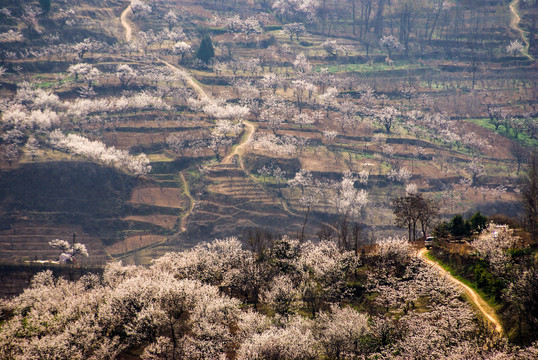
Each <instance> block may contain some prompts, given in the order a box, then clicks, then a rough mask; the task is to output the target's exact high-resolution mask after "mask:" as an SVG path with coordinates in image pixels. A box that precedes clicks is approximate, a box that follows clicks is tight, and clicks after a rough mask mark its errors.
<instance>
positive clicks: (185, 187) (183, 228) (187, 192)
mask: <svg viewBox="0 0 538 360" xmlns="http://www.w3.org/2000/svg"><path fill="white" fill-rule="evenodd" d="M179 176H180V177H181V181H182V182H183V191H184V193H185V195H187V197H188V198H189V201H190V203H191V205H190V206H189V210H188V211H187V212H186V213H185V214H184V215H183V217H182V218H181V232H185V231H187V225H186V222H187V217H188V216H189V215H190V214H191V213H192V210H193V209H194V205H195V204H196V201H195V200H194V198H193V197H192V195H191V191H190V189H189V183H188V182H187V180H185V176H184V175H183V173H182V172H179Z"/></svg>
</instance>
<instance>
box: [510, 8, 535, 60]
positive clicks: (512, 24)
mask: <svg viewBox="0 0 538 360" xmlns="http://www.w3.org/2000/svg"><path fill="white" fill-rule="evenodd" d="M518 6H519V0H513V1H512V2H511V3H510V5H509V7H510V12H511V13H512V19H511V20H510V27H511V28H512V29H514V30H515V31H517V32H518V33H519V34H520V36H521V39H523V43H525V48H524V50H523V54H524V55H525V56H526V57H528V58H529V59H531V60H534V58H533V57H532V55H531V54H529V52H528V49H529V41H528V40H527V38H526V36H525V31H524V30H523V29H522V28H521V27H520V26H519V22H520V21H521V17H520V16H519V14H518V12H517V8H518Z"/></svg>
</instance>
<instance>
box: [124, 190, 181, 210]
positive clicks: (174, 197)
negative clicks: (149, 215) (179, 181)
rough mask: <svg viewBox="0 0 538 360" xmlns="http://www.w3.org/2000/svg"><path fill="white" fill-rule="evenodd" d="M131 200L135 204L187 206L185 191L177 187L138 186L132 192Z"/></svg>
mask: <svg viewBox="0 0 538 360" xmlns="http://www.w3.org/2000/svg"><path fill="white" fill-rule="evenodd" d="M130 201H131V202H132V203H135V204H147V205H153V206H164V207H173V208H178V209H180V208H183V207H185V206H186V204H185V202H184V200H183V192H182V190H181V189H177V188H164V187H146V188H137V189H135V190H134V191H133V193H132V194H131V200H130Z"/></svg>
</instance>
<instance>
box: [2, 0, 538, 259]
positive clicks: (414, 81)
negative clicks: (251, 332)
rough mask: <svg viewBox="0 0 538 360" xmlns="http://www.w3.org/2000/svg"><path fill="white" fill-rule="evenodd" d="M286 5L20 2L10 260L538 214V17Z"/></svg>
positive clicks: (8, 15) (6, 61)
mask: <svg viewBox="0 0 538 360" xmlns="http://www.w3.org/2000/svg"><path fill="white" fill-rule="evenodd" d="M284 3H285V2H280V1H274V2H273V1H235V0H234V1H231V0H230V1H228V0H224V1H217V2H215V1H209V0H207V1H187V0H185V1H183V0H182V1H180V0H175V1H172V0H170V1H155V0H153V1H133V2H132V4H129V2H127V1H125V2H122V1H98V0H86V1H82V0H76V1H69V2H67V1H52V2H51V7H50V10H48V11H47V12H45V11H43V9H42V8H41V7H40V5H39V2H37V1H27V2H24V3H20V2H16V1H5V2H3V3H2V4H1V10H2V11H0V23H1V26H0V35H1V36H0V50H1V51H0V61H1V63H0V64H1V66H2V67H1V68H0V69H1V71H0V73H1V74H2V75H1V77H0V84H1V88H0V92H1V96H2V101H1V104H0V110H1V112H2V130H1V135H2V140H1V144H0V147H1V152H2V162H1V163H0V170H1V173H0V181H1V183H2V186H1V187H0V211H1V213H2V215H1V218H0V222H1V224H2V230H1V233H0V254H5V258H2V259H1V260H8V259H9V260H16V261H23V260H31V259H34V260H35V259H38V260H45V259H54V256H55V255H54V254H55V252H54V249H51V248H50V246H49V245H48V241H50V240H51V239H52V238H57V237H58V238H62V237H63V238H65V239H69V238H70V237H71V234H72V233H77V236H79V239H81V242H83V243H86V244H88V246H89V248H90V253H91V254H92V255H91V257H92V259H88V260H86V261H93V262H95V263H100V262H104V261H105V259H123V260H124V261H126V262H132V263H139V264H147V263H149V262H150V261H151V259H154V258H156V257H158V256H159V255H163V254H164V253H165V252H167V251H169V250H177V249H183V248H189V247H192V246H194V245H195V244H197V243H198V242H200V241H205V240H212V239H214V238H224V237H227V236H232V235H237V234H240V235H241V236H242V239H243V240H248V239H249V237H250V235H249V234H252V233H254V232H256V231H262V232H267V233H272V234H273V235H276V234H284V233H287V234H294V235H298V236H301V237H306V238H309V239H315V238H318V237H321V236H322V235H318V232H320V231H321V229H327V228H332V229H335V228H337V227H339V225H338V222H339V221H341V219H342V218H345V219H347V220H349V221H350V222H351V223H357V224H360V226H361V228H362V234H363V236H365V237H368V238H376V237H380V236H385V235H392V234H403V230H402V229H401V228H398V227H397V226H396V225H395V221H394V216H393V214H392V203H391V201H392V199H393V198H395V197H397V196H402V195H405V194H406V192H418V193H420V194H423V195H424V196H425V197H427V198H429V199H433V200H435V201H436V202H437V203H438V204H439V207H440V213H441V218H448V217H450V216H452V215H453V214H455V213H466V214H470V213H474V212H475V211H476V210H480V211H482V212H483V213H485V214H486V215H493V214H496V213H503V214H506V215H509V216H513V217H516V218H517V217H521V214H522V208H521V206H520V203H519V197H518V192H519V189H518V186H517V178H518V176H519V174H520V171H521V169H522V166H524V165H525V163H526V162H527V159H528V157H529V154H530V153H531V152H532V149H534V147H535V146H536V143H537V140H536V134H537V133H536V120H537V117H536V96H537V92H536V89H537V86H536V83H537V72H536V65H535V61H534V55H535V54H536V49H535V46H534V43H535V39H534V37H535V36H536V35H535V31H534V30H533V29H534V28H533V26H534V25H533V23H532V21H530V19H532V17H533V16H535V15H534V14H535V13H536V9H535V8H533V7H532V6H531V5H529V4H528V2H523V3H522V4H520V2H519V1H516V2H512V3H510V4H509V3H508V1H500V0H499V1H493V0H492V1H481V2H469V1H448V2H439V1H397V2H387V3H385V2H370V1H360V2H358V1H351V5H352V6H353V7H352V10H353V11H352V13H350V12H349V8H348V7H347V5H346V6H344V5H343V4H341V3H340V2H332V1H327V2H325V1H324V2H321V3H320V4H322V5H319V4H318V5H316V6H318V7H315V8H308V7H300V6H298V7H293V6H290V7H286V6H284V5H282V4H284ZM298 3H301V2H298ZM305 3H306V2H305ZM382 4H384V5H382ZM305 6H306V5H305ZM312 6H314V5H312ZM122 14H123V15H122ZM120 18H121V19H123V22H122V21H121V19H120ZM127 34H129V35H127ZM204 37H209V38H210V39H211V40H210V41H211V42H212V44H213V45H212V46H213V48H214V54H215V55H214V57H212V59H211V61H209V63H204V62H203V61H201V60H200V58H203V56H202V55H201V54H200V51H199V47H200V44H201V42H202V39H203V38H204ZM531 37H532V39H531ZM518 44H519V45H520V46H518ZM510 46H511V47H510ZM90 163H91V164H90ZM349 181H351V184H352V186H351V188H350V187H349V186H348V185H349ZM29 249H31V251H30V252H29V251H28V250H29ZM3 256H4V255H3Z"/></svg>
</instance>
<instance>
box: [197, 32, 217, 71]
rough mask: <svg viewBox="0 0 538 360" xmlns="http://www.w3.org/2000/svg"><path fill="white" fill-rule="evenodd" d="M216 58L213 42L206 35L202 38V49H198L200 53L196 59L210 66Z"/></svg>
mask: <svg viewBox="0 0 538 360" xmlns="http://www.w3.org/2000/svg"><path fill="white" fill-rule="evenodd" d="M214 57H215V49H213V42H212V41H211V38H210V37H209V35H205V36H204V37H203V38H202V42H201V43H200V48H199V49H198V52H197V53H196V58H198V59H199V60H200V61H202V62H204V63H206V64H209V63H210V62H211V60H212V59H213V58H214Z"/></svg>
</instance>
